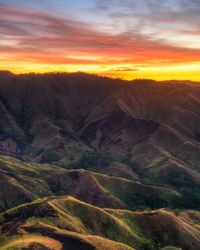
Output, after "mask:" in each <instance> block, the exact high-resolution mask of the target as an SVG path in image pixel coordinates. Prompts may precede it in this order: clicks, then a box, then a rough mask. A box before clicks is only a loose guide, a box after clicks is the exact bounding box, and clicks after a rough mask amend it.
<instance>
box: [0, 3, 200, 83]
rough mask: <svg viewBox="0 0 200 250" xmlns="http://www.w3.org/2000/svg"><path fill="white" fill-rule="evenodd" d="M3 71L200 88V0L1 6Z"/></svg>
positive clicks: (0, 59) (14, 4) (0, 50)
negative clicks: (78, 74)
mask: <svg viewBox="0 0 200 250" xmlns="http://www.w3.org/2000/svg"><path fill="white" fill-rule="evenodd" d="M0 70H10V71H12V72H14V73H26V72H41V73H43V72H51V71H66V72H76V71H83V72H88V73H95V74H100V75H105V76H110V77H120V78H123V79H127V80H131V79H135V78H147V79H149V78H151V79H155V80H169V79H177V80H195V81H200V0H190V1H188V0H165V1H160V0H101V1H100V0H74V1H73V0H70V1H68V0H43V1H42V0H34V1H32V0H26V1H25V0H0Z"/></svg>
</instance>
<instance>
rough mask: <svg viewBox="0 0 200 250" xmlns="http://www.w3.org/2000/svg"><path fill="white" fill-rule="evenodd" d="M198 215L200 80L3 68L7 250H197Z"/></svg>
mask: <svg viewBox="0 0 200 250" xmlns="http://www.w3.org/2000/svg"><path fill="white" fill-rule="evenodd" d="M10 209H11V210H10ZM199 209H200V85H199V84H197V83H196V84H195V83H186V82H183V83H180V82H156V81H152V80H135V81H123V80H119V79H110V78H106V77H99V76H95V75H88V74H84V73H76V74H66V73H49V74H21V75H15V74H12V73H10V72H6V71H1V72H0V213H1V214H0V224H1V225H0V230H1V233H0V242H2V243H1V244H2V247H3V248H2V249H6V247H7V248H9V247H11V248H12V247H15V246H16V247H17V246H18V245H19V246H20V247H21V248H16V249H50V246H51V245H52V246H54V247H53V249H62V248H63V249H68V248H69V247H70V249H162V248H164V247H166V248H164V249H176V247H177V248H178V249H180V248H181V249H183V250H184V249H194V250H195V249H198V247H199V246H200V242H199V240H200V236H199V226H198V225H199V223H200V222H199V212H198V210H199ZM151 210H153V211H151ZM48 213H50V214H48ZM177 214H178V215H179V216H178V215H177ZM107 227H108V228H107ZM107 229H109V230H110V231H109V230H108V231H106V230H107ZM22 235H23V239H21V238H22ZM22 241H23V242H24V243H23V246H22ZM45 242H47V243H45ZM170 246H171V248H167V247H170ZM173 247H174V248H173ZM0 249H1V247H0ZM14 249H15V248H14Z"/></svg>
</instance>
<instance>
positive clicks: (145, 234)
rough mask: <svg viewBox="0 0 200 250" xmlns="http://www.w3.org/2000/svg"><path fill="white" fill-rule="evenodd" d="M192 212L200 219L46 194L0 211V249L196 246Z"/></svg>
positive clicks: (197, 239)
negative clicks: (38, 198) (46, 196)
mask: <svg viewBox="0 0 200 250" xmlns="http://www.w3.org/2000/svg"><path fill="white" fill-rule="evenodd" d="M191 214H192V217H193V218H194V217H195V216H196V217H198V218H199V217H200V215H199V212H195V211H190V212H187V211H185V212H182V213H181V214H180V215H179V216H176V215H174V213H173V212H171V211H167V210H164V209H160V210H155V211H151V212H131V211H127V210H118V209H114V210H113V209H102V208H98V207H95V206H92V205H90V204H87V203H84V202H81V201H79V200H77V199H75V198H73V197H70V196H67V197H59V198H56V197H49V198H45V199H42V200H37V201H35V202H33V203H28V204H25V205H22V206H19V207H17V208H15V209H11V210H8V211H7V212H5V213H3V214H1V216H0V225H1V243H0V244H1V246H0V247H1V249H8V248H9V247H15V248H16V249H34V248H31V246H32V247H33V246H34V244H35V245H37V244H39V245H40V247H41V245H43V246H45V247H46V248H44V249H49V247H53V249H62V247H63V249H68V248H69V249H77V250H78V249H86V250H87V249H120V250H123V249H124V250H125V249H127V250H128V249H161V248H164V247H167V246H174V247H177V248H179V249H198V246H199V242H200V231H199V227H198V223H199V220H198V222H197V221H195V219H191V217H190V215H191ZM17 247H19V248H17ZM12 249H14V248H12ZM38 249H40V248H38ZM41 249H42V248H41ZM164 249H167V248H164ZM169 249H170V248H169ZM171 249H173V248H171ZM174 249H175V248H174Z"/></svg>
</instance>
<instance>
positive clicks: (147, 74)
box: [0, 63, 200, 81]
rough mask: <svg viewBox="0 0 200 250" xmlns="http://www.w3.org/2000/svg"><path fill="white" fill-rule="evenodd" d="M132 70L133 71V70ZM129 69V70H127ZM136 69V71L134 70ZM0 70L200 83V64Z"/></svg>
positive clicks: (35, 66) (43, 66)
mask: <svg viewBox="0 0 200 250" xmlns="http://www.w3.org/2000/svg"><path fill="white" fill-rule="evenodd" d="M131 68H132V69H133V70H131ZM126 69H127V70H126ZM134 69H135V70H134ZM0 70H9V71H11V72H13V73H16V74H20V73H31V72H35V73H46V72H77V71H82V72H86V73H92V74H100V75H105V76H109V77H114V78H123V79H125V80H132V79H135V78H146V79H154V80H172V79H173V80H174V79H175V80H192V81H200V64H193V65H176V66H164V67H163V66H160V67H152V66H151V67H138V68H137V67H136V66H132V65H127V64H125V65H123V64H122V65H98V64H94V65H81V64H76V65H65V64H63V65H62V64H61V65H53V64H29V63H21V64H15V63H12V64H9V66H7V65H5V66H4V65H1V66H0Z"/></svg>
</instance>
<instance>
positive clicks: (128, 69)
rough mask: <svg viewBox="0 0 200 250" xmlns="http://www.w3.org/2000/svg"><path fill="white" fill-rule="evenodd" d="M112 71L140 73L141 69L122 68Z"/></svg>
mask: <svg viewBox="0 0 200 250" xmlns="http://www.w3.org/2000/svg"><path fill="white" fill-rule="evenodd" d="M110 71H114V72H134V71H139V69H133V68H128V67H121V68H117V69H111V70H110Z"/></svg>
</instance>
